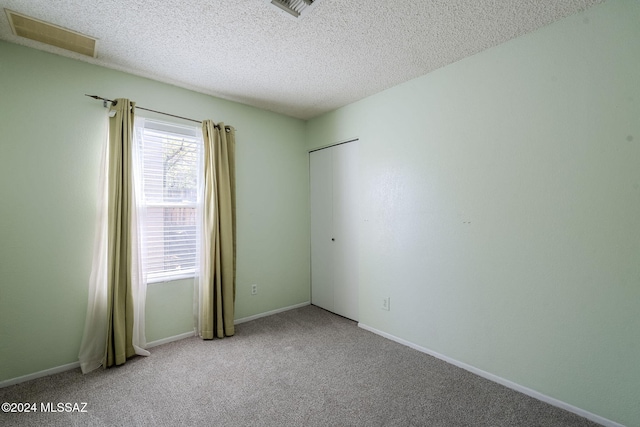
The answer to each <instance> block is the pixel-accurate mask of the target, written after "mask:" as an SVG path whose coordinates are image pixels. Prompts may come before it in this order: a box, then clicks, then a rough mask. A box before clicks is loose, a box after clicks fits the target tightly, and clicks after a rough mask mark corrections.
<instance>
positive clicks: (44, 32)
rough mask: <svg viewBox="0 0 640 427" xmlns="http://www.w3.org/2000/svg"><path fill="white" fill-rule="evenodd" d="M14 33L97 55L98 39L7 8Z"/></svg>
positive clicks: (82, 52)
mask: <svg viewBox="0 0 640 427" xmlns="http://www.w3.org/2000/svg"><path fill="white" fill-rule="evenodd" d="M5 12H6V13H7V18H8V19H9V24H10V25H11V31H12V32H13V34H14V35H16V36H19V37H24V38H27V39H30V40H35V41H37V42H40V43H45V44H48V45H51V46H55V47H59V48H62V49H65V50H69V51H71V52H76V53H80V54H82V55H87V56H90V57H92V58H95V57H96V41H97V40H96V39H94V38H92V37H89V36H85V35H84V34H80V33H78V32H76V31H72V30H68V29H66V28H62V27H59V26H57V25H54V24H50V23H48V22H44V21H41V20H39V19H35V18H32V17H30V16H27V15H23V14H21V13H18V12H14V11H12V10H9V9H5Z"/></svg>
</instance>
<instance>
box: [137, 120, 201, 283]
mask: <svg viewBox="0 0 640 427" xmlns="http://www.w3.org/2000/svg"><path fill="white" fill-rule="evenodd" d="M136 144H137V147H138V149H139V151H138V152H139V153H140V155H139V161H140V162H141V170H142V174H141V175H142V185H141V187H142V197H141V202H142V205H143V206H144V207H145V209H144V211H145V214H144V215H143V218H142V221H141V229H142V233H143V234H142V236H143V244H144V247H145V250H144V251H143V254H144V255H146V256H145V269H146V272H147V282H161V281H167V280H174V279H179V278H185V277H193V276H194V274H195V268H196V248H197V244H198V239H197V229H198V220H197V214H198V211H199V210H198V208H197V204H198V200H199V198H198V187H199V185H198V177H199V176H200V173H199V170H200V162H201V154H200V153H201V152H202V133H201V130H200V129H199V128H197V127H189V126H180V125H174V124H169V123H163V122H159V121H153V120H149V119H136ZM144 255H143V256H144Z"/></svg>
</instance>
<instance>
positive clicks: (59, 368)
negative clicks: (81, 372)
mask: <svg viewBox="0 0 640 427" xmlns="http://www.w3.org/2000/svg"><path fill="white" fill-rule="evenodd" d="M76 368H80V362H73V363H67V364H66V365H62V366H56V367H55V368H50V369H45V370H44V371H38V372H34V373H33V374H28V375H23V376H21V377H16V378H10V379H8V380H4V381H2V382H0V388H4V387H9V386H10V385H15V384H20V383H23V382H25V381H31V380H35V379H36V378H42V377H46V376H49V375H53V374H58V373H60V372H64V371H70V370H72V369H76Z"/></svg>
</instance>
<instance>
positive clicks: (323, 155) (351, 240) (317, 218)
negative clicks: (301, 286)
mask: <svg viewBox="0 0 640 427" xmlns="http://www.w3.org/2000/svg"><path fill="white" fill-rule="evenodd" d="M310 170H311V173H310V175H311V176H310V179H311V302H312V303H313V304H314V305H317V306H319V307H322V308H325V309H327V310H329V311H332V312H334V313H337V314H340V315H341V316H345V317H347V318H350V319H353V320H358V286H359V283H358V218H359V213H358V206H359V203H358V197H359V194H358V192H359V185H358V180H359V170H358V144H357V141H353V142H350V143H346V144H341V145H337V146H334V147H330V148H325V149H323V150H319V151H314V152H312V153H311V154H310Z"/></svg>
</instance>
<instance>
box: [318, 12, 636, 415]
mask: <svg viewBox="0 0 640 427" xmlns="http://www.w3.org/2000/svg"><path fill="white" fill-rule="evenodd" d="M639 23H640V2H637V1H630V0H629V1H622V0H620V1H611V2H607V3H606V4H603V5H599V6H596V7H594V8H592V9H589V10H588V11H586V12H585V13H580V14H578V15H575V16H572V17H569V18H567V19H564V20H562V21H559V22H557V23H555V24H553V25H551V26H548V27H546V28H543V29H541V30H539V31H537V32H535V33H532V34H529V35H526V36H523V37H520V38H518V39H515V40H512V41H510V42H508V43H505V44H503V45H500V46H498V47H495V48H493V49H490V50H488V51H485V52H482V53H480V54H478V55H475V56H473V57H471V58H468V59H465V60H463V61H460V62H457V63H455V64H452V65H450V66H448V67H445V68H443V69H440V70H437V71H435V72H433V73H431V74H429V75H426V76H423V77H421V78H418V79H415V80H412V81H410V82H408V83H405V84H402V85H399V86H396V87H394V88H392V89H389V90H387V91H384V92H382V93H379V94H377V95H374V96H371V97H369V98H366V99H364V100H362V101H360V102H357V103H354V104H351V105H349V106H347V107H344V108H341V109H339V110H337V111H334V112H331V113H328V114H326V115H324V116H321V117H319V118H316V119H314V120H311V121H309V122H308V124H307V140H308V147H309V148H314V147H320V146H323V145H326V144H330V143H334V142H338V141H343V140H345V139H348V138H351V137H354V136H358V137H360V153H361V168H362V171H361V179H362V182H363V184H362V185H363V188H362V208H361V212H362V218H361V230H360V232H361V233H360V234H361V242H360V243H361V246H360V254H361V257H360V265H359V268H360V278H361V284H360V321H361V322H362V323H364V324H366V325H369V326H371V327H373V328H376V329H378V330H381V331H384V332H386V333H389V334H392V335H395V336H397V337H400V338H402V339H405V340H408V341H410V342H413V343H415V344H417V345H420V346H422V347H425V348H428V349H431V350H433V351H436V352H439V353H441V354H443V355H446V356H448V357H451V358H453V359H456V360H458V361H461V362H464V363H467V364H469V365H472V366H474V367H476V368H479V369H482V370H484V371H487V372H489V373H491V374H494V375H497V376H499V377H502V378H505V379H508V380H510V381H513V382H515V383H517V384H520V385H522V386H525V387H528V388H531V389H533V390H536V391H538V392H541V393H543V394H545V395H548V396H550V397H553V398H555V399H559V400H560V401H564V402H566V403H569V404H571V405H574V406H576V407H578V408H582V409H584V410H586V411H589V412H591V413H594V414H596V415H599V416H601V417H605V418H607V419H610V420H614V421H617V422H620V423H624V424H626V425H629V426H640V403H639V402H640V314H639V313H640V24H639ZM365 71H366V70H365ZM364 74H366V73H364ZM383 296H390V297H391V304H390V306H391V310H390V311H388V312H386V311H383V310H381V309H380V308H379V305H380V299H381V298H382V297H383Z"/></svg>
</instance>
